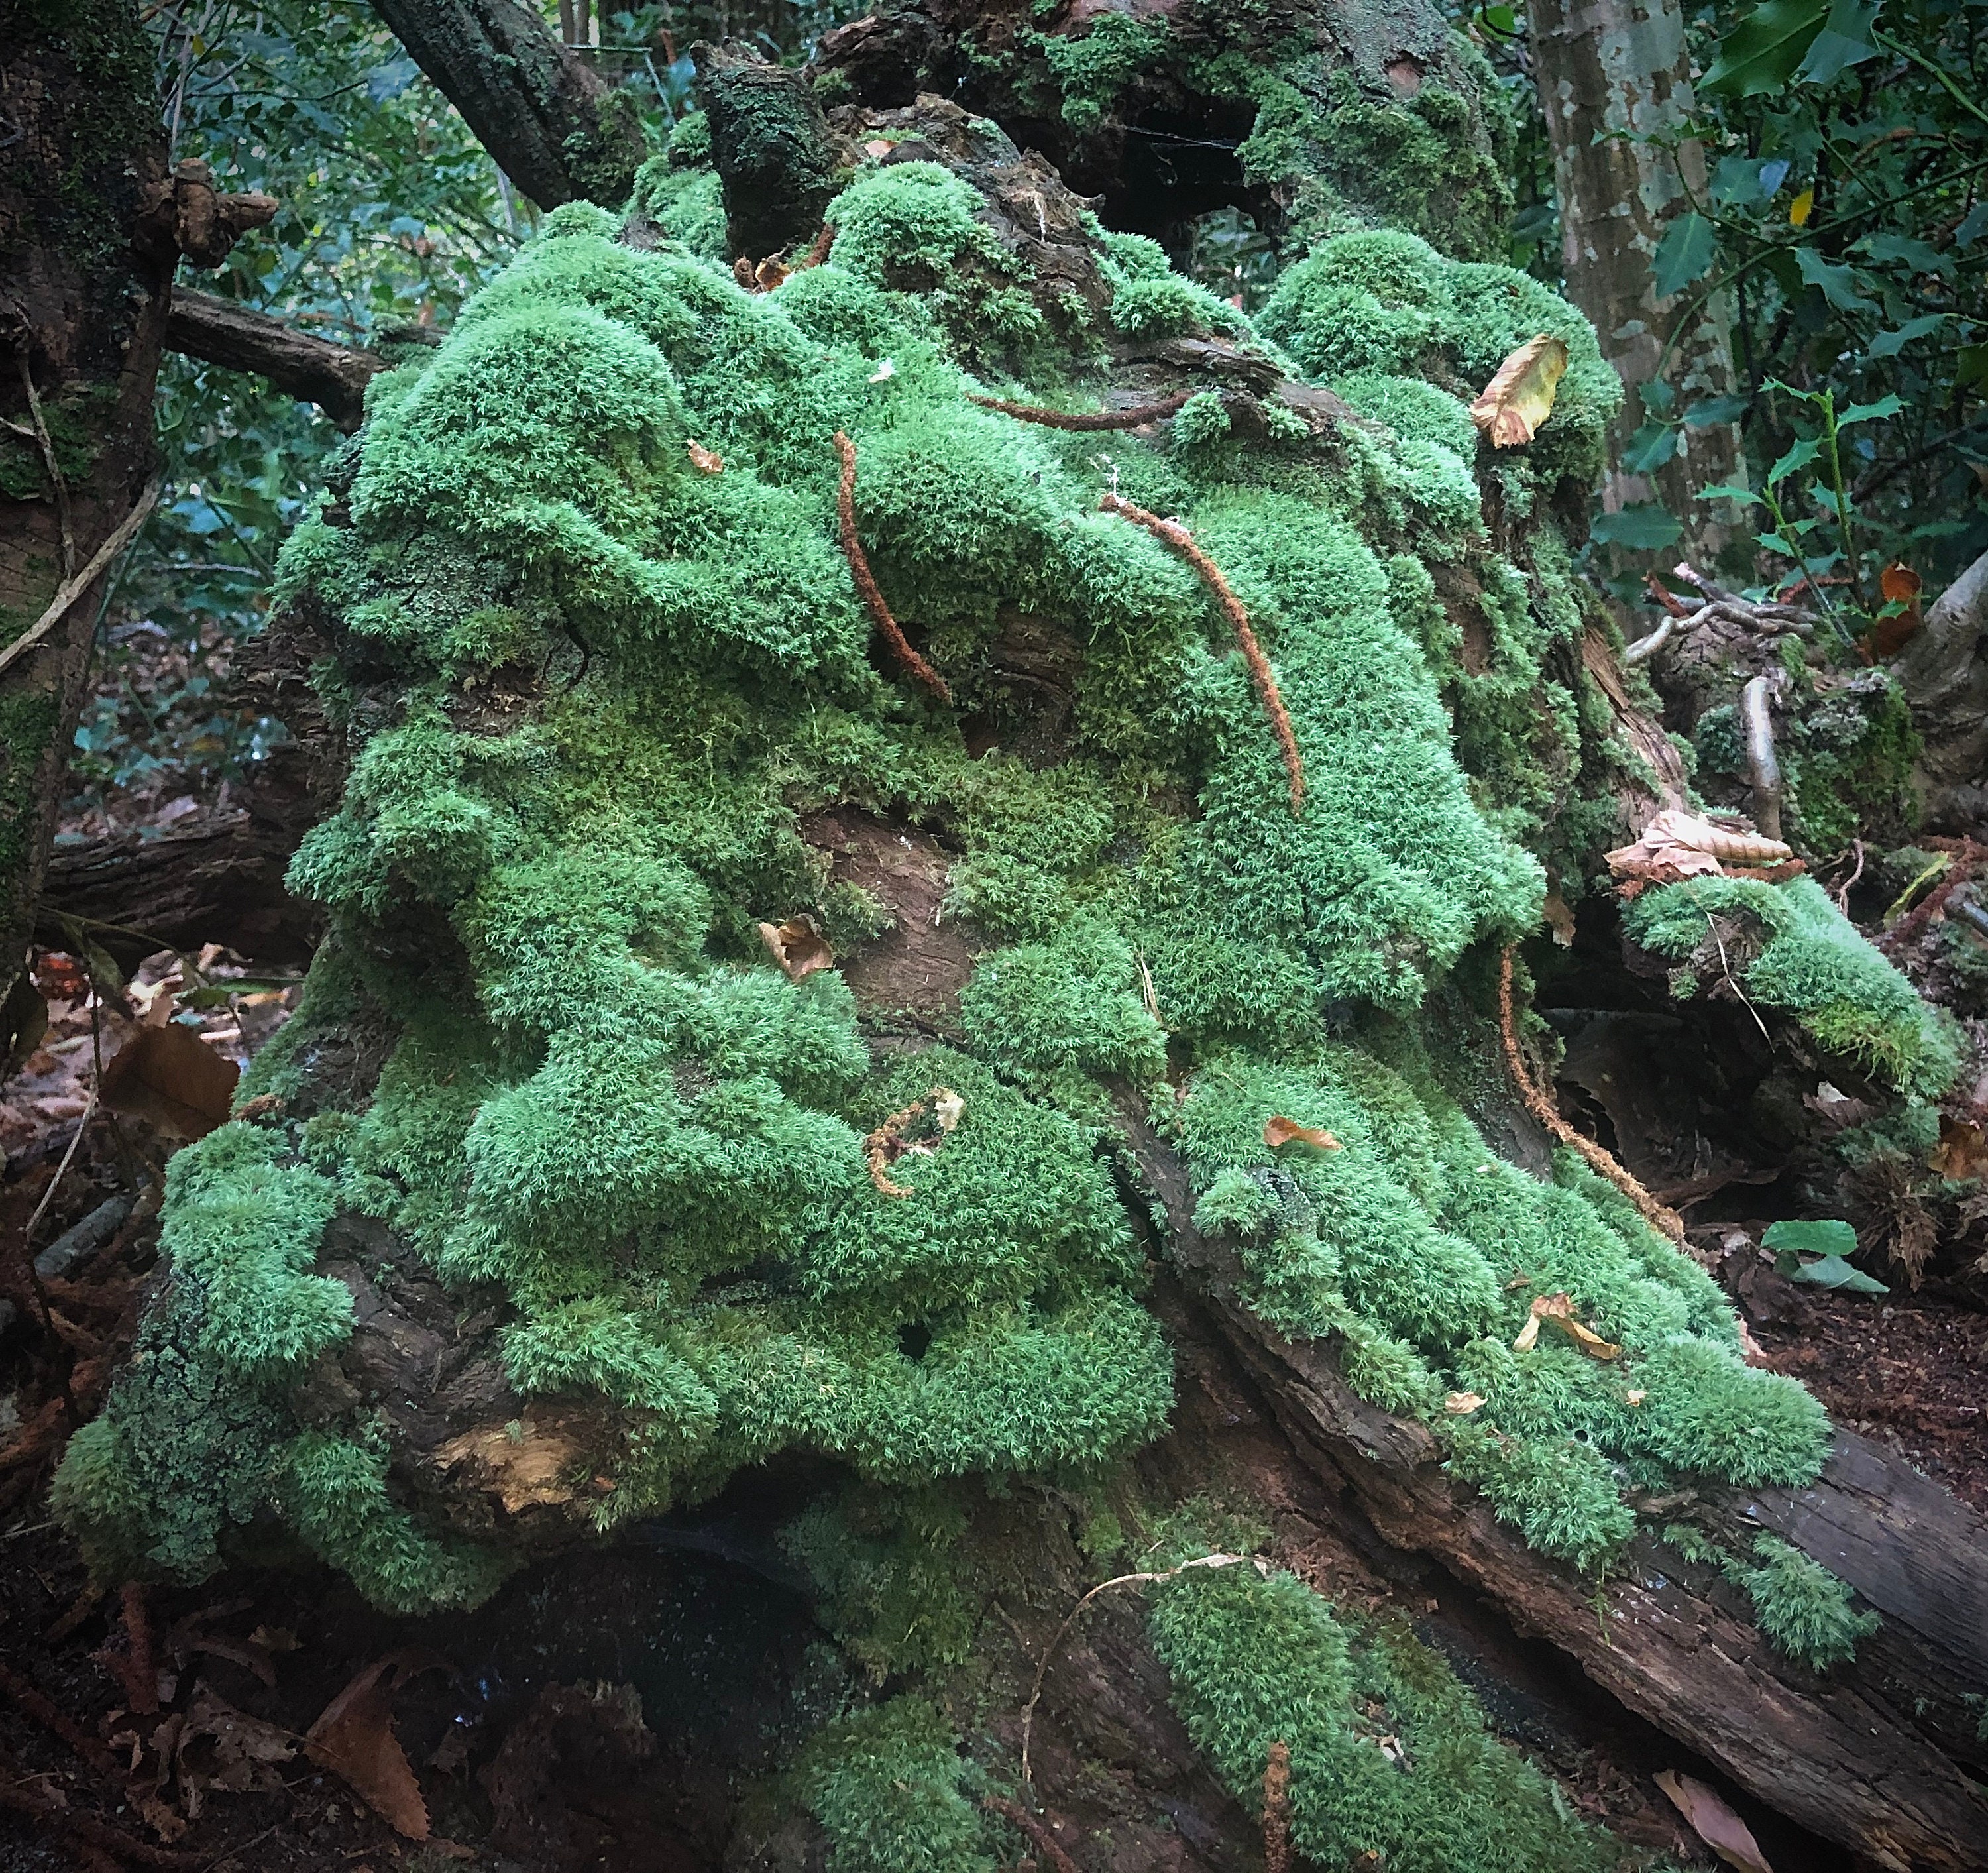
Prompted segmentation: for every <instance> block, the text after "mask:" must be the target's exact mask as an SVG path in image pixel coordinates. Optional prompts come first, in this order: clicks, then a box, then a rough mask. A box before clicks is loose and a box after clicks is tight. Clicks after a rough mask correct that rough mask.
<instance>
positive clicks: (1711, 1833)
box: [1652, 1769, 1774, 1873]
mask: <svg viewBox="0 0 1988 1873" xmlns="http://www.w3.org/2000/svg"><path fill="white" fill-rule="evenodd" d="M1652 1780H1653V1781H1655V1783H1656V1785H1657V1787H1658V1788H1660V1789H1662V1790H1663V1791H1664V1793H1665V1794H1666V1795H1667V1796H1668V1797H1670V1800H1671V1804H1672V1807H1675V1809H1676V1810H1677V1811H1678V1812H1679V1814H1682V1816H1683V1817H1685V1820H1686V1821H1689V1823H1690V1824H1691V1827H1692V1832H1693V1833H1694V1834H1696V1835H1697V1836H1698V1838H1699V1839H1700V1840H1701V1841H1703V1842H1704V1843H1705V1844H1706V1846H1707V1847H1709V1848H1711V1849H1712V1851H1713V1852H1714V1853H1715V1854H1717V1855H1718V1856H1719V1858H1720V1859H1721V1860H1723V1861H1725V1862H1726V1865H1728V1866H1730V1867H1738V1868H1741V1869H1742V1873H1774V1869H1773V1868H1772V1867H1770V1866H1769V1865H1768V1864H1767V1855H1766V1854H1763V1853H1762V1852H1761V1851H1760V1843H1759V1842H1758V1841H1756V1840H1755V1839H1754V1838H1753V1830H1752V1829H1751V1828H1750V1827H1748V1826H1747V1825H1746V1823H1745V1822H1744V1821H1742V1820H1741V1819H1740V1818H1739V1816H1738V1815H1736V1814H1734V1813H1733V1810H1731V1809H1730V1808H1729V1807H1727V1806H1726V1802H1725V1800H1724V1798H1723V1797H1722V1796H1720V1795H1719V1794H1717V1793H1716V1791H1715V1790H1712V1789H1709V1788H1707V1787H1706V1786H1705V1784H1704V1783H1702V1782H1700V1781H1699V1780H1697V1779H1696V1777H1692V1776H1687V1775H1684V1774H1682V1773H1679V1771H1678V1770H1675V1769H1660V1770H1658V1771H1657V1773H1656V1774H1655V1776H1654V1777H1652Z"/></svg>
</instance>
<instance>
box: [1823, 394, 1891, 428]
mask: <svg viewBox="0 0 1988 1873" xmlns="http://www.w3.org/2000/svg"><path fill="white" fill-rule="evenodd" d="M1904 407H1905V405H1904V404H1902V403H1901V402H1900V401H1898V398H1897V397H1895V396H1893V395H1891V394H1886V395H1885V396H1882V397H1879V398H1878V401H1876V402H1875V403H1854V404H1851V406H1850V407H1849V408H1848V409H1847V410H1845V411H1843V412H1842V413H1841V414H1840V415H1838V418H1837V419H1836V426H1837V428H1838V429H1848V428H1849V427H1850V425H1851V424H1852V423H1868V422H1871V421H1875V419H1876V418H1879V417H1885V416H1896V415H1897V414H1898V412H1899V411H1901V410H1902V409H1903V408H1904Z"/></svg>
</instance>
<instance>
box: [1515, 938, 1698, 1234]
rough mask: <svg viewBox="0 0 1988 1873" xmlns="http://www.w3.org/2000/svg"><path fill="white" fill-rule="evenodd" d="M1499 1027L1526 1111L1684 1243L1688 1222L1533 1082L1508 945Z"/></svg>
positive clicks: (1653, 1221) (1653, 1223)
mask: <svg viewBox="0 0 1988 1873" xmlns="http://www.w3.org/2000/svg"><path fill="white" fill-rule="evenodd" d="M1498 1027H1499V1033H1500V1034H1501V1036H1503V1040H1504V1043H1505V1065H1506V1069H1507V1070H1508V1071H1510V1073H1511V1076H1512V1083H1513V1085H1514V1086H1516V1087H1517V1088H1518V1089H1519V1098H1520V1102H1521V1103H1522V1104H1523V1105H1524V1107H1525V1108H1526V1111H1528V1112H1530V1114H1532V1115H1533V1117H1534V1118H1536V1119H1537V1120H1538V1121H1539V1122H1540V1124H1542V1125H1543V1126H1545V1128H1547V1131H1550V1132H1551V1133H1552V1134H1553V1135H1554V1137H1555V1138H1557V1139H1559V1141H1560V1143H1561V1144H1564V1145H1565V1146H1566V1147H1567V1149H1568V1150H1570V1151H1578V1152H1579V1153H1580V1154H1581V1156H1582V1157H1583V1158H1586V1159H1587V1161H1588V1163H1589V1164H1591V1165H1593V1166H1594V1168H1595V1169H1596V1170H1597V1171H1600V1172H1601V1175H1603V1176H1604V1177H1605V1178H1608V1181H1609V1182H1611V1184H1613V1185H1614V1186H1615V1188H1617V1189H1618V1190H1619V1191H1621V1193H1622V1194H1623V1195H1625V1197H1627V1198H1628V1199H1629V1201H1630V1202H1631V1203H1633V1204H1635V1206H1636V1208H1637V1209H1638V1210H1639V1211H1641V1212H1642V1215H1643V1219H1644V1220H1645V1222H1648V1224H1649V1225H1650V1226H1651V1227H1652V1229H1656V1230H1658V1231H1659V1232H1661V1233H1662V1234H1663V1235H1665V1236H1668V1237H1669V1238H1670V1239H1671V1240H1672V1242H1682V1241H1683V1240H1684V1222H1683V1220H1682V1218H1680V1217H1679V1215H1678V1213H1677V1212H1676V1211H1675V1210H1674V1209H1667V1208H1666V1207H1665V1205H1663V1204H1662V1203H1659V1202H1658V1201H1657V1199H1655V1197H1653V1196H1652V1195H1650V1193H1649V1192H1648V1191H1647V1190H1645V1188H1643V1186H1642V1185H1641V1184H1639V1183H1638V1182H1637V1181H1636V1180H1635V1178H1633V1177H1631V1175H1629V1173H1628V1171H1625V1170H1624V1169H1623V1168H1622V1167H1621V1165H1619V1164H1618V1163H1617V1162H1616V1161H1615V1160H1614V1158H1612V1157H1611V1156H1610V1155H1609V1154H1608V1152H1607V1151H1604V1150H1603V1148H1601V1146H1600V1145H1598V1144H1596V1143H1595V1141H1594V1140H1593V1139H1592V1138H1587V1137H1585V1136H1584V1135H1583V1134H1581V1133H1580V1132H1578V1131H1575V1130H1574V1128H1573V1127H1572V1126H1571V1125H1570V1124H1568V1123H1567V1121H1566V1120H1565V1119H1564V1118H1562V1117H1560V1113H1559V1111H1557V1109H1556V1108H1555V1107H1554V1102H1553V1101H1552V1100H1551V1099H1550V1098H1549V1097H1547V1094H1545V1093H1544V1092H1543V1090H1541V1089H1540V1087H1539V1085H1538V1084H1537V1082H1536V1081H1535V1080H1533V1076H1532V1073H1531V1070H1530V1068H1528V1067H1527V1066H1526V1058H1525V1056H1524V1055H1523V1053H1520V1050H1519V1029H1518V1026H1517V1023H1516V1020H1515V1019H1514V1017H1513V1013H1512V950H1511V948H1510V946H1509V945H1508V946H1507V948H1506V951H1505V953H1504V955H1502V956H1500V957H1499V958H1498Z"/></svg>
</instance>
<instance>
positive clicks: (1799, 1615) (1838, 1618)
mask: <svg viewBox="0 0 1988 1873" xmlns="http://www.w3.org/2000/svg"><path fill="white" fill-rule="evenodd" d="M1753 1554H1754V1557H1755V1558H1756V1560H1758V1561H1759V1563H1760V1565H1759V1566H1758V1567H1742V1568H1741V1569H1740V1570H1739V1574H1738V1578H1739V1584H1741V1585H1742V1586H1743V1587H1745V1588H1746V1592H1747V1594H1748V1596H1749V1597H1750V1598H1751V1599H1752V1601H1753V1617H1754V1618H1755V1619H1756V1620H1757V1621H1759V1622H1760V1630H1761V1631H1763V1632H1764V1633H1765V1634H1766V1635H1767V1637H1768V1638H1770V1640H1772V1641H1773V1644H1774V1646H1775V1648H1776V1649H1777V1651H1780V1652H1785V1653H1787V1655H1788V1656H1789V1657H1790V1658H1795V1659H1798V1660H1800V1662H1801V1663H1802V1664H1804V1665H1807V1667H1808V1668H1810V1670H1811V1671H1815V1672H1826V1671H1827V1670H1828V1669H1829V1668H1830V1667H1831V1665H1841V1664H1843V1663H1844V1662H1846V1661H1848V1659H1850V1658H1854V1656H1855V1655H1856V1652H1857V1641H1858V1640H1859V1639H1861V1638H1868V1636H1869V1635H1871V1633H1873V1632H1875V1631H1877V1630H1878V1616H1877V1614H1875V1613H1859V1612H1858V1611H1855V1610H1854V1608H1852V1607H1851V1603H1850V1602H1851V1594H1850V1589H1849V1588H1848V1587H1846V1586H1845V1585H1844V1584H1843V1582H1842V1581H1839V1580H1838V1578H1837V1577H1836V1576H1835V1575H1834V1574H1831V1572H1830V1571H1829V1570H1828V1569H1827V1567H1824V1566H1822V1564H1821V1563H1820V1562H1818V1561H1815V1560H1810V1558H1809V1557H1808V1556H1807V1555H1806V1554H1803V1553H1802V1551H1801V1550H1800V1549H1799V1548H1792V1547H1789V1546H1788V1544H1787V1543H1786V1542H1785V1541H1782V1540H1777V1538H1776V1537H1773V1536H1772V1535H1761V1536H1759V1537H1756V1539H1755V1540H1754V1543H1753Z"/></svg>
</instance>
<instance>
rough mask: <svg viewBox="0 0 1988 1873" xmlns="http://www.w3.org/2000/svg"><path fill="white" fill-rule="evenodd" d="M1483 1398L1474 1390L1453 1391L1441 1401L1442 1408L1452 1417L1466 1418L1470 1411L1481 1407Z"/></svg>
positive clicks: (1479, 1409) (1478, 1409)
mask: <svg viewBox="0 0 1988 1873" xmlns="http://www.w3.org/2000/svg"><path fill="white" fill-rule="evenodd" d="M1483 1405H1484V1400H1483V1398H1482V1397H1481V1396H1480V1395H1479V1394H1478V1393H1476V1392H1474V1391H1453V1392H1452V1393H1451V1394H1450V1395H1449V1397H1448V1398H1445V1399H1444V1400H1443V1401H1442V1408H1443V1409H1444V1410H1445V1411H1446V1412H1449V1415H1451V1416H1452V1418H1468V1417H1469V1415H1470V1414H1471V1413H1472V1412H1476V1411H1481V1410H1482V1409H1483Z"/></svg>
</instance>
